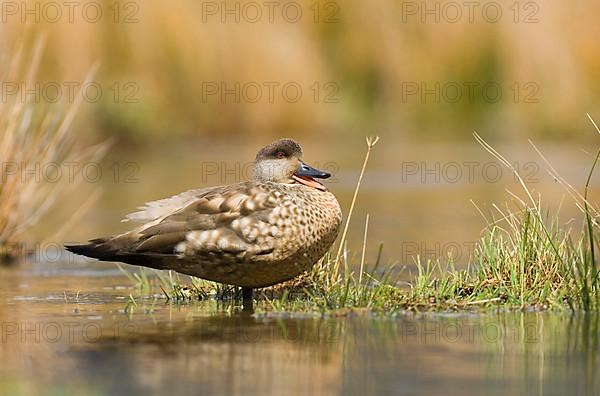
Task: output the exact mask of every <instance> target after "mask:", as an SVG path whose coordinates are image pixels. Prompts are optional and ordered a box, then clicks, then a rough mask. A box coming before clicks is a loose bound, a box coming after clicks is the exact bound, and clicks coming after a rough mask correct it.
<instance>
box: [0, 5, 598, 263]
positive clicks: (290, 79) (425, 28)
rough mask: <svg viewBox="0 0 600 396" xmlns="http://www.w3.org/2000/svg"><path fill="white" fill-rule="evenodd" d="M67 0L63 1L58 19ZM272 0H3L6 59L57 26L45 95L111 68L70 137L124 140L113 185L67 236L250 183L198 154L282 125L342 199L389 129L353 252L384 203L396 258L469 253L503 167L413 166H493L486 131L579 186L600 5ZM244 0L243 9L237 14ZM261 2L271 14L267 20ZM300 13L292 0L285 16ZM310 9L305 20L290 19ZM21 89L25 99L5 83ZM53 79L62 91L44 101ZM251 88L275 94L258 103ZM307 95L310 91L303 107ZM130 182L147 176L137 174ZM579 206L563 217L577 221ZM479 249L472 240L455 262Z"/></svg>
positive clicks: (111, 168) (251, 148)
mask: <svg viewBox="0 0 600 396" xmlns="http://www.w3.org/2000/svg"><path fill="white" fill-rule="evenodd" d="M54 4H58V8H59V9H60V11H61V13H62V15H61V16H60V18H59V19H58V20H55V19H56V11H55V8H56V6H55V5H54ZM265 4H266V3H263V2H247V1H231V0H230V1H225V2H221V1H218V2H210V1H193V0H177V1H173V2H167V1H157V0H147V1H143V2H141V1H137V2H136V1H119V2H115V1H114V0H106V1H95V2H89V1H83V2H75V3H74V5H73V6H72V7H73V9H72V15H70V11H69V8H68V7H67V6H66V5H65V3H62V2H50V1H25V2H22V3H21V2H4V3H3V5H2V7H3V8H2V18H3V23H2V24H1V27H0V33H1V39H0V40H1V42H2V48H3V51H2V56H3V57H5V58H6V57H10V56H11V54H12V53H14V49H15V48H16V47H17V46H18V44H19V43H20V42H22V41H23V40H25V43H26V44H28V45H30V46H33V45H34V43H35V40H37V39H38V38H39V37H40V36H43V37H45V41H46V46H45V50H44V51H43V54H42V56H41V61H40V67H39V70H38V73H37V75H38V82H39V83H40V84H41V88H39V89H37V90H36V89H35V88H32V87H31V86H27V88H28V89H33V90H36V91H38V93H39V92H41V94H40V97H38V98H34V99H31V95H30V96H28V97H27V98H26V100H27V101H28V102H34V103H33V106H38V107H40V108H55V107H57V108H62V107H65V106H68V105H69V103H68V102H69V100H65V99H66V97H67V96H68V92H69V88H68V87H69V86H73V84H75V86H76V88H79V87H80V86H81V84H82V83H83V81H84V79H85V76H86V75H87V74H88V72H89V71H90V69H91V68H92V67H93V66H94V65H95V64H98V69H97V71H96V73H95V77H94V84H95V85H94V87H92V88H91V89H89V90H88V91H87V92H88V96H86V98H85V100H84V101H83V103H82V106H81V108H80V110H79V112H78V114H77V116H76V117H75V119H74V121H73V126H72V130H73V133H74V136H76V139H77V141H78V142H79V143H80V144H81V143H86V144H90V145H91V144H95V143H99V142H103V141H105V140H106V139H108V138H111V139H113V145H112V151H111V152H110V153H109V154H108V156H107V157H106V159H105V161H104V162H103V165H102V169H103V171H104V174H103V177H102V178H101V179H100V180H99V182H98V184H94V186H101V187H103V190H104V195H103V196H102V197H101V199H100V201H99V203H98V204H97V205H95V206H94V207H93V208H92V210H91V211H89V213H87V214H86V215H85V216H84V217H83V218H82V219H81V221H78V222H77V223H76V224H74V225H73V227H72V228H71V230H70V231H69V232H68V235H67V237H68V239H70V240H82V239H86V238H88V237H93V236H97V235H98V234H105V233H113V232H115V231H118V230H119V224H118V220H119V219H120V218H121V217H122V216H123V214H124V213H126V212H128V211H132V210H133V209H134V208H135V206H136V205H139V204H140V203H142V202H144V201H148V200H153V199H157V198H161V197H165V196H168V195H171V194H175V193H177V192H179V191H182V190H185V189H189V188H194V187H202V186H208V185H215V184H223V183H232V182H235V181H239V180H240V179H243V175H241V174H239V172H238V174H237V175H233V176H231V175H227V174H225V175H224V174H223V172H220V173H218V174H211V175H208V177H207V176H206V168H205V167H204V165H205V164H206V163H207V162H208V163H217V164H219V165H221V164H229V166H233V167H235V165H231V164H232V163H234V162H235V161H241V162H242V164H245V163H246V162H247V161H251V160H252V159H253V157H254V154H255V152H256V149H257V148H259V147H261V146H262V145H264V144H266V143H268V142H269V141H270V140H271V139H273V138H276V137H282V136H289V137H294V138H296V139H298V140H299V141H300V142H301V143H302V144H303V146H304V147H305V154H306V155H305V156H306V159H307V160H308V162H311V163H319V164H323V163H326V162H333V165H334V167H335V168H336V169H335V170H336V172H335V181H336V182H337V183H331V184H330V185H331V188H332V190H333V191H334V192H335V193H336V195H338V196H339V197H340V201H341V203H342V206H343V207H344V208H345V209H347V207H348V204H349V200H350V197H351V192H352V188H353V185H354V182H355V180H356V177H357V172H358V170H359V167H360V164H361V159H362V155H363V150H364V136H365V135H370V134H377V135H380V136H381V142H382V143H381V144H380V145H379V146H378V147H377V148H376V149H375V153H374V157H373V159H372V161H371V163H370V165H369V170H368V172H367V176H366V180H365V184H364V190H363V192H362V193H361V196H360V199H359V204H358V207H357V216H358V217H356V218H355V219H356V220H355V223H356V224H353V225H352V228H351V231H352V232H351V238H350V239H349V241H350V247H351V250H354V251H356V250H357V249H352V245H353V244H356V245H359V246H360V245H361V241H362V232H363V230H362V227H363V225H364V223H363V220H364V215H365V213H366V212H371V213H372V217H371V219H372V221H371V231H370V233H369V238H370V239H372V240H374V241H383V242H385V243H387V244H390V243H391V246H395V247H396V248H398V249H400V250H402V249H403V248H402V247H398V245H397V244H398V243H405V242H406V243H410V248H406V249H404V250H402V251H401V252H388V254H389V257H390V258H391V259H393V260H396V259H397V260H399V261H401V262H410V261H411V260H412V259H411V257H412V254H418V253H423V250H425V251H428V252H429V253H430V255H433V256H436V255H442V256H444V255H445V251H444V250H443V246H445V245H446V244H447V243H455V244H461V245H462V244H463V243H465V242H468V244H469V245H468V246H472V244H473V243H474V241H475V240H476V239H477V238H478V237H479V232H480V230H481V228H482V227H483V226H484V224H485V221H483V220H482V218H481V217H480V215H479V213H478V212H477V211H476V209H475V208H474V207H473V206H472V204H471V203H470V202H469V201H470V200H471V199H472V200H474V201H475V202H476V203H478V204H484V205H485V204H489V203H492V202H503V201H505V200H506V199H509V198H510V197H509V196H508V195H506V194H505V192H504V189H505V187H506V186H507V185H508V186H509V187H515V184H514V180H512V176H511V175H510V174H509V173H508V172H506V173H505V175H504V178H503V180H504V181H505V182H506V183H490V182H489V180H482V177H481V174H480V173H478V174H477V175H476V180H475V182H472V181H470V180H466V177H462V178H461V179H460V180H459V183H454V182H445V180H444V178H443V175H442V181H441V182H439V181H436V180H435V177H434V178H432V177H430V176H427V175H425V179H427V180H423V175H422V174H417V175H410V177H408V178H407V177H405V176H406V172H405V171H406V167H405V165H406V163H407V162H410V163H414V164H419V165H421V164H423V163H425V166H426V167H429V169H431V168H435V166H436V165H435V163H437V164H438V165H439V164H441V166H444V164H448V163H451V162H456V163H462V162H463V161H477V162H478V163H479V165H480V166H481V164H485V163H487V161H493V159H491V158H490V157H489V155H487V153H485V152H484V151H483V150H482V149H481V148H480V147H479V146H478V145H476V144H475V143H474V141H473V139H472V132H473V130H477V131H478V132H479V133H481V134H482V136H484V137H485V138H486V139H487V140H488V141H490V142H491V143H492V144H495V145H498V148H499V149H500V151H501V152H502V153H505V154H507V156H508V157H509V158H514V159H516V160H518V161H520V163H521V164H524V163H525V162H526V161H538V162H537V163H538V164H539V163H541V161H540V160H539V159H538V158H534V159H532V158H533V157H534V155H535V154H534V153H533V151H532V150H531V149H530V148H528V147H526V146H527V139H534V140H535V141H536V143H537V144H538V145H540V146H541V147H542V148H544V149H546V150H547V151H545V152H546V153H548V156H549V158H550V160H551V161H554V163H555V164H556V163H558V166H557V167H558V169H559V171H562V172H566V176H567V177H568V178H569V180H570V181H571V182H572V183H573V184H574V185H575V186H581V185H582V183H583V181H584V178H585V175H586V173H585V172H586V171H587V167H588V165H589V164H590V163H591V159H590V154H589V152H590V151H592V150H593V148H594V147H595V144H594V143H593V142H597V136H595V132H594V131H593V129H592V128H591V126H590V124H589V121H588V120H587V117H586V116H585V113H586V112H589V113H590V114H591V115H592V116H593V117H596V119H600V113H598V114H596V113H595V110H596V103H597V102H598V99H599V97H600V53H599V52H598V51H597V50H596V49H597V48H596V47H597V37H598V35H599V34H600V25H599V24H598V23H597V21H596V19H597V18H596V16H597V15H596V13H595V12H594V11H595V10H596V9H597V6H598V4H599V2H598V1H589V2H585V3H567V2H540V3H535V2H514V3H510V4H509V3H506V4H505V3H503V2H502V3H497V2H487V1H484V2H475V3H474V4H475V5H474V7H475V8H474V9H473V12H472V15H471V13H470V11H469V8H468V7H466V6H465V5H464V3H460V2H459V3H456V2H449V1H441V2H427V4H425V3H422V2H402V1H392V0H373V1H361V0H351V1H344V2H341V1H337V2H327V1H321V2H314V1H312V0H311V1H298V2H290V1H276V2H274V4H275V5H274V9H273V14H272V21H270V18H271V16H270V15H269V8H268V7H267V6H266V5H265ZM456 4H458V5H459V8H460V9H459V11H460V12H461V15H460V17H457V14H456V11H457V10H456V6H455V5H456ZM490 5H491V6H492V8H491V9H490V8H489V7H490ZM15 7H16V8H15ZM53 7H54V8H53ZM236 7H238V9H239V12H238V15H237V16H236V15H235V14H236V12H235V11H234V13H233V14H231V13H228V12H226V10H235V9H236ZM248 7H250V8H248ZM252 7H254V8H252ZM256 7H258V8H260V10H261V12H262V16H261V17H260V18H258V21H256V22H255V23H253V22H252V20H254V19H256ZM286 7H287V8H289V7H292V9H290V10H288V11H289V12H288V14H286V16H287V19H286V16H284V12H283V10H284V9H285V8H286ZM415 7H416V8H415ZM453 7H454V8H453ZM498 7H500V11H501V14H500V16H499V17H497V15H495V14H494V12H495V11H496V10H497V8H498ZM298 8H300V9H301V11H302V16H301V18H299V21H297V22H291V21H290V19H294V11H295V10H296V9H298ZM98 9H99V10H100V11H101V12H102V14H101V17H96V16H97V14H96V10H98ZM27 10H30V11H27ZM31 10H33V11H31ZM244 10H245V11H244ZM427 10H434V11H427ZM436 10H437V11H436ZM484 10H486V11H485V12H484ZM290 15H291V16H292V18H290ZM36 16H37V17H38V18H36ZM236 17H239V22H236ZM222 19H225V22H223V20H222ZM15 82H16V83H19V85H18V86H19V87H20V92H18V93H12V91H10V89H14V86H13V85H11V84H14V83H15ZM5 83H6V81H5ZM8 84H9V85H5V86H3V94H4V95H7V96H8V97H9V98H14V96H15V95H23V92H22V91H23V89H22V88H23V86H22V85H20V84H21V81H8ZM56 84H58V85H59V86H60V87H61V90H62V96H61V98H60V100H58V101H57V103H49V102H51V101H49V100H48V97H49V96H50V97H53V96H54V95H53V92H54V91H52V89H53V86H54V85H56ZM236 84H239V88H237V89H236ZM286 84H288V85H290V86H291V89H290V90H289V91H287V94H286V93H284V92H283V87H284V86H286ZM490 84H491V86H492V89H490V90H488V91H486V92H483V87H484V86H489V85H490ZM257 86H258V87H259V88H260V89H261V91H262V96H261V97H260V98H259V99H258V100H254V99H255V98H256V92H257V91H256V89H257V88H256V87H257ZM269 86H271V87H273V98H272V100H271V98H269ZM469 86H471V87H473V88H472V89H473V91H472V95H471V93H470V91H469ZM44 87H46V88H47V92H46V93H44ZM98 87H99V88H100V89H101V91H102V94H101V95H98V93H97V91H96V90H95V89H96V88H98ZM294 87H300V88H301V90H302V94H301V96H300V97H299V98H298V100H297V101H295V99H294V97H295V96H298V95H297V93H296V92H295V90H294ZM457 87H458V88H459V89H460V97H457V91H456V88H457ZM494 87H499V88H500V89H501V95H500V96H498V92H497V91H496V90H495V89H494ZM223 88H226V89H229V90H232V89H233V90H234V91H236V93H237V95H239V96H240V98H239V100H236V97H235V93H225V95H224V96H223V95H222V94H223ZM215 89H216V90H217V91H216V92H215V91H214V90H215ZM415 89H416V90H417V91H416V92H415V91H414V90H415ZM432 90H433V91H434V92H435V93H431V91H432ZM436 95H437V96H436ZM292 99H294V100H292ZM65 102H66V103H65ZM582 153H583V154H582ZM130 163H132V164H133V167H129V164H130ZM115 165H116V169H117V170H118V171H119V172H120V173H119V174H116V173H115ZM479 169H481V167H479ZM421 170H422V169H421ZM463 171H466V169H463ZM234 173H235V172H234ZM129 175H131V176H133V177H132V180H133V181H134V182H133V183H127V182H125V179H126V178H127V177H128V176H129ZM536 176H537V179H536V180H538V184H537V185H535V186H534V190H536V192H540V191H541V192H544V194H546V195H545V196H546V197H548V198H549V199H548V200H549V201H550V202H551V203H552V204H555V205H557V206H558V205H559V203H560V202H561V198H562V197H563V195H564V192H563V191H562V189H560V188H555V186H554V185H553V184H552V183H553V180H552V179H551V178H549V177H546V178H545V173H544V171H543V167H541V166H540V167H539V168H538V170H537V171H536ZM438 179H439V171H438ZM592 187H593V188H597V184H594V183H592ZM82 191H84V190H82ZM85 191H87V190H85ZM88 195H89V192H80V193H73V194H70V196H69V197H67V198H65V200H64V201H62V202H61V205H60V206H61V207H59V208H58V209H57V210H56V211H52V212H51V213H50V216H49V217H48V219H47V220H46V222H44V223H43V224H42V225H41V226H40V227H39V228H38V229H37V230H36V231H35V232H34V233H33V234H31V235H50V234H52V233H53V232H54V231H55V230H56V228H57V227H58V225H57V224H60V223H61V222H63V221H64V216H63V215H64V212H67V213H69V212H72V210H73V209H72V208H73V205H81V202H84V201H85V200H86V198H87V196H88ZM565 213H566V218H565V221H569V220H570V219H571V216H572V215H574V214H578V212H577V210H576V209H574V210H572V211H570V212H569V211H568V210H567V211H566V212H565ZM61 216H63V217H61ZM124 228H125V227H124V226H121V229H124ZM352 235H353V236H352ZM436 244H437V245H436ZM369 246H372V247H373V249H374V250H376V249H377V244H376V243H371V244H370V245H369ZM436 246H437V247H436ZM440 246H442V248H440ZM462 246H465V245H462ZM409 253H410V254H409ZM467 256H468V254H465V252H463V254H462V259H461V261H465V260H467V258H468V257H467ZM398 257H400V258H398Z"/></svg>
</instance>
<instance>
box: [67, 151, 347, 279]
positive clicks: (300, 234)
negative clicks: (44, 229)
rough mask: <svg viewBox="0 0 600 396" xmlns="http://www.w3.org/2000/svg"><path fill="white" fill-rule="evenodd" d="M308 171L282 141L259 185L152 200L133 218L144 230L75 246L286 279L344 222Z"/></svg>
mask: <svg viewBox="0 0 600 396" xmlns="http://www.w3.org/2000/svg"><path fill="white" fill-rule="evenodd" d="M307 168H308V171H310V172H319V171H318V170H316V169H314V168H310V167H308V166H307V165H306V164H304V163H303V162H302V150H301V149H300V146H298V144H297V143H296V142H294V141H293V140H290V139H282V140H279V141H276V142H274V143H272V144H270V145H269V146H266V147H265V148H263V149H262V150H260V151H259V153H258V155H257V158H256V160H255V166H254V177H253V180H252V181H248V182H242V183H237V184H232V185H227V186H219V187H212V188H205V189H198V190H191V191H187V192H184V193H181V194H179V195H176V196H174V197H171V198H167V199H163V200H159V201H154V202H150V203H148V204H146V206H145V207H143V208H141V210H140V211H138V212H135V213H132V214H130V215H128V216H127V219H126V221H134V222H138V223H142V225H141V226H140V227H138V228H136V229H134V230H132V231H130V232H127V233H125V234H122V235H118V236H114V237H109V238H100V239H95V240H92V241H90V243H88V244H86V245H71V246H67V248H68V249H69V250H71V251H73V252H75V253H79V254H84V255H86V256H90V257H96V258H99V259H101V260H107V261H123V262H127V263H131V264H136V265H142V266H146V267H152V268H158V269H172V270H175V271H177V272H181V273H184V274H188V275H193V276H197V277H200V278H204V279H208V280H213V281H217V282H221V283H226V284H232V285H238V286H244V287H263V286H269V285H272V284H275V283H278V282H283V281H286V280H289V279H291V278H293V277H295V276H297V275H299V274H301V273H302V272H304V271H306V270H307V269H309V268H311V267H312V266H313V265H314V264H315V263H316V262H317V261H318V260H319V259H320V258H321V257H322V256H323V255H324V254H325V252H326V251H327V250H328V249H329V247H330V246H331V245H332V244H333V242H334V240H335V238H336V236H337V233H338V229H339V226H340V223H341V220H342V213H341V209H340V206H339V204H338V202H337V200H336V198H335V196H334V195H333V194H332V193H330V192H329V191H326V189H325V187H324V186H322V185H321V184H320V183H318V182H317V181H315V180H314V179H313V178H311V177H308V176H305V175H306V174H307V173H306V172H307ZM310 172H309V173H310ZM313 174H316V173H313ZM315 177H328V175H327V174H325V173H322V174H321V175H320V176H315Z"/></svg>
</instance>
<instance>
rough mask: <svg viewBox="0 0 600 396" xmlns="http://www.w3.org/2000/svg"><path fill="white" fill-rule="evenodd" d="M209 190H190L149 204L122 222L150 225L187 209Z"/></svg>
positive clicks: (130, 214)
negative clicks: (179, 210) (175, 212)
mask: <svg viewBox="0 0 600 396" xmlns="http://www.w3.org/2000/svg"><path fill="white" fill-rule="evenodd" d="M208 190H210V189H197V190H189V191H185V192H182V193H180V194H177V195H174V196H172V197H169V198H164V199H159V200H157V201H151V202H147V203H145V204H144V205H143V206H140V207H138V209H139V210H138V211H137V212H133V213H129V214H127V215H125V218H124V219H123V220H121V222H123V223H124V222H128V221H131V222H134V223H141V224H147V223H150V222H152V221H155V220H157V219H160V218H163V217H165V216H168V215H169V214H171V213H173V212H174V211H177V210H178V209H181V208H184V207H186V206H187V205H188V204H189V203H190V202H192V201H194V200H196V199H197V198H198V197H200V196H202V195H203V193H204V192H205V191H208Z"/></svg>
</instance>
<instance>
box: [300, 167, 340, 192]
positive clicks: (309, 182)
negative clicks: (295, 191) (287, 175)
mask: <svg viewBox="0 0 600 396" xmlns="http://www.w3.org/2000/svg"><path fill="white" fill-rule="evenodd" d="M330 176H331V174H330V173H327V172H323V171H322V170H319V169H316V168H313V167H312V166H310V165H307V164H305V163H304V162H302V163H301V164H300V168H299V169H298V170H297V171H296V173H294V175H292V177H293V179H294V180H296V181H297V182H298V183H302V184H304V185H305V186H308V187H313V188H316V189H318V190H321V191H327V187H325V186H324V185H323V184H322V183H321V182H319V181H317V180H315V178H319V179H327V178H328V177H330Z"/></svg>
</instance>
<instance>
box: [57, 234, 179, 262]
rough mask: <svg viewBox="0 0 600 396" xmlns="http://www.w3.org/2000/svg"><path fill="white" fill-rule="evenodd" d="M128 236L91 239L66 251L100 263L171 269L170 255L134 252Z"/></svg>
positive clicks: (68, 245)
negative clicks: (112, 262) (119, 263)
mask: <svg viewBox="0 0 600 396" xmlns="http://www.w3.org/2000/svg"><path fill="white" fill-rule="evenodd" d="M128 239H129V238H128V236H127V235H118V236H112V237H106V238H96V239H91V240H90V241H88V242H87V243H81V244H65V245H64V246H65V249H67V250H68V251H69V252H71V253H75V254H80V255H82V256H86V257H90V258H95V259H98V260H100V261H120V262H123V263H127V264H133V265H138V266H143V267H150V268H156V269H171V267H170V266H169V259H172V257H170V255H165V254H161V253H153V252H136V251H132V250H131V248H130V246H129V245H128V243H127V242H128Z"/></svg>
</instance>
